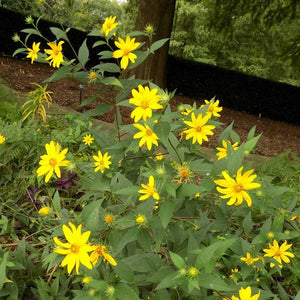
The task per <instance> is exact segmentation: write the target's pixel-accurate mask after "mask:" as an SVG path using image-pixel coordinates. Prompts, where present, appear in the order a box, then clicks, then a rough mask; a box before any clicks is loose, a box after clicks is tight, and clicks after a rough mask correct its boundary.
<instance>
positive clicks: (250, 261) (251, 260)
mask: <svg viewBox="0 0 300 300" xmlns="http://www.w3.org/2000/svg"><path fill="white" fill-rule="evenodd" d="M241 260H242V261H244V262H245V263H246V264H247V265H248V266H250V265H252V264H253V263H254V262H256V261H258V260H259V257H256V258H254V257H252V256H251V254H250V253H249V252H247V253H246V257H241Z"/></svg>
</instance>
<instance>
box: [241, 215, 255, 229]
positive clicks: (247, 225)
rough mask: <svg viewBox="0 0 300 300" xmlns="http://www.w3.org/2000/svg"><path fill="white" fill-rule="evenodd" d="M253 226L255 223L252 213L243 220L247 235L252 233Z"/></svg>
mask: <svg viewBox="0 0 300 300" xmlns="http://www.w3.org/2000/svg"><path fill="white" fill-rule="evenodd" d="M253 225H254V223H253V222H252V216H251V211H250V212H249V213H248V214H247V216H246V217H245V218H244V220H243V228H244V230H245V232H246V233H247V234H248V233H250V232H251V230H252V228H253Z"/></svg>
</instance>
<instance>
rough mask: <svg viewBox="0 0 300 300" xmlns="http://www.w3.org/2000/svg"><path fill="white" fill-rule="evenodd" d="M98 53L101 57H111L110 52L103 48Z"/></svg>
mask: <svg viewBox="0 0 300 300" xmlns="http://www.w3.org/2000/svg"><path fill="white" fill-rule="evenodd" d="M98 55H100V57H101V59H108V58H112V57H113V56H112V52H111V51H108V50H105V51H101V52H99V53H98Z"/></svg>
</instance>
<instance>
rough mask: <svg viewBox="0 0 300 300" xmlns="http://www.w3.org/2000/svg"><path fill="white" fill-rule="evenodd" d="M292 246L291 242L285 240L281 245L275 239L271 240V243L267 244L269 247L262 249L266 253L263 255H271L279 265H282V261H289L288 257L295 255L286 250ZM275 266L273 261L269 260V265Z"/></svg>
mask: <svg viewBox="0 0 300 300" xmlns="http://www.w3.org/2000/svg"><path fill="white" fill-rule="evenodd" d="M291 247H292V244H288V243H287V241H285V242H284V243H283V244H282V245H281V246H279V244H278V242H277V241H276V240H274V241H273V245H272V244H269V249H263V251H264V252H265V253H266V254H265V255H264V256H265V257H272V258H273V259H275V260H277V261H278V262H279V267H282V261H284V262H285V263H289V262H290V259H289V257H294V256H295V255H294V254H293V253H291V252H288V251H287V250H288V249H290V248H291ZM274 266H275V264H274V263H272V262H271V264H270V267H271V268H273V267H274Z"/></svg>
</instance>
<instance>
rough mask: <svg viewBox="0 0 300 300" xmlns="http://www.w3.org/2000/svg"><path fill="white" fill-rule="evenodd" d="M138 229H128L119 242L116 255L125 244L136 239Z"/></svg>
mask: <svg viewBox="0 0 300 300" xmlns="http://www.w3.org/2000/svg"><path fill="white" fill-rule="evenodd" d="M137 232H138V227H137V226H136V227H133V228H130V229H129V230H128V231H127V232H126V233H125V234H124V235H123V237H122V239H121V240H120V242H119V245H118V249H117V251H116V253H119V252H120V251H121V250H122V249H123V248H124V247H125V246H126V245H127V244H129V243H131V242H132V241H135V240H136V239H137Z"/></svg>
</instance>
